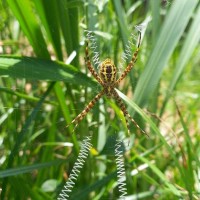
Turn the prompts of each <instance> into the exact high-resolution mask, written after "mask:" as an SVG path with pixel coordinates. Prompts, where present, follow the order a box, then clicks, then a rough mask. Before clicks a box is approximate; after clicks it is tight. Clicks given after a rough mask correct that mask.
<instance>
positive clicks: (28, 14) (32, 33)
mask: <svg viewBox="0 0 200 200" xmlns="http://www.w3.org/2000/svg"><path fill="white" fill-rule="evenodd" d="M7 3H8V4H9V7H10V8H11V10H12V12H13V13H14V15H15V17H16V18H17V20H18V22H19V24H20V26H21V28H22V30H23V32H24V34H25V35H26V36H27V38H28V40H29V42H30V44H31V45H32V47H33V49H34V51H35V53H36V55H37V56H38V57H40V58H47V59H48V58H50V56H49V53H48V51H47V45H46V43H45V40H44V37H43V34H42V31H41V29H40V26H39V24H38V22H37V21H36V16H35V15H34V14H33V13H34V12H33V10H32V5H31V1H20V0H16V1H12V0H7Z"/></svg>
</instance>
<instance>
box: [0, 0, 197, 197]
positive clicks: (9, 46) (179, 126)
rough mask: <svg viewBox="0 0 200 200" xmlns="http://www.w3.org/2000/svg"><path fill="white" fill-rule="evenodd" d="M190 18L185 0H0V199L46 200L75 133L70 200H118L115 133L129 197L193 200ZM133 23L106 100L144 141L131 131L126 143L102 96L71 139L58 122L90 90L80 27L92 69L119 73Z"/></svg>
mask: <svg viewBox="0 0 200 200" xmlns="http://www.w3.org/2000/svg"><path fill="white" fill-rule="evenodd" d="M199 21H200V4H199V2H198V1H197V0H190V1H188V0H174V1H172V2H170V1H169V2H168V1H164V0H163V1H159V0H149V1H144V0H137V1H136V0H130V1H118V0H111V1H109V0H107V1H106V0H103V1H92V0H88V1H86V0H59V1H56V0H49V1H48V2H47V1H44V0H41V1H38V0H28V1H27V0H2V1H1V2H0V53H1V55H0V75H1V78H0V166H1V168H0V188H1V189H0V195H1V198H0V199H2V200H7V199H9V200H14V199H37V200H40V199H56V197H57V196H58V194H59V192H60V191H61V189H62V187H63V185H64V183H65V181H66V180H67V178H68V177H69V174H70V171H71V169H72V167H73V164H74V162H75V161H76V159H77V156H78V153H79V150H80V143H81V141H82V140H83V138H84V137H85V136H87V135H92V144H93V148H92V149H91V151H90V155H89V157H88V159H87V161H86V163H85V165H84V168H83V169H82V170H81V173H80V176H79V177H78V180H77V182H76V185H75V186H74V188H73V191H72V196H71V199H93V200H97V199H113V200H114V199H117V198H118V197H119V190H118V187H117V176H116V163H115V156H114V150H115V149H114V147H115V140H116V138H121V137H123V138H125V137H126V138H125V144H126V145H127V144H128V141H130V144H129V145H127V146H126V152H125V155H124V160H125V168H126V176H127V192H128V195H129V196H130V199H163V200H165V199H190V200H191V199H199V198H200V183H199V182H200V174H199V171H200V159H199V158H200V145H199V141H200V135H199V130H200V127H199V120H200V118H199V109H200V87H199V85H200V79H199V77H200V71H199V65H200V56H199V55H200V45H199V40H200V26H199ZM139 24H143V26H142V27H143V37H142V44H141V49H140V52H139V57H138V60H137V63H136V65H135V67H134V69H133V70H132V71H131V73H130V74H129V75H128V76H127V77H126V79H125V80H124V81H123V83H122V84H120V86H119V88H118V90H119V91H118V93H119V95H120V97H121V98H122V99H123V100H124V102H125V104H126V105H127V107H128V110H129V112H130V113H131V115H132V116H133V117H134V119H135V120H136V121H137V123H138V124H139V125H140V127H142V128H143V129H144V130H145V131H146V133H147V134H148V135H149V137H147V136H146V135H143V134H141V133H140V132H139V130H138V129H137V128H136V127H135V126H134V125H132V124H131V133H132V135H131V138H128V135H127V128H126V124H125V121H124V119H123V115H122V113H121V112H120V109H119V108H118V107H117V105H116V104H115V101H114V100H111V99H107V98H102V99H101V100H100V101H99V103H98V104H97V105H95V107H94V109H93V110H92V111H91V112H90V113H89V114H88V115H87V117H86V119H84V120H83V121H82V122H81V123H80V124H79V126H78V127H77V128H76V130H75V133H74V134H72V131H73V126H70V127H69V128H66V125H67V124H69V123H70V122H71V121H72V120H73V119H74V118H75V117H76V116H77V115H78V114H79V113H80V112H81V111H82V110H83V109H84V108H85V106H86V105H87V104H88V102H89V101H90V100H92V99H93V98H94V96H95V95H96V94H97V93H98V92H99V91H100V90H101V86H100V85H99V84H97V82H96V81H95V80H94V79H93V77H90V76H88V74H89V70H88V69H87V68H86V66H85V64H84V51H85V49H84V45H83V42H84V40H85V34H84V30H85V29H87V30H91V31H94V35H95V38H96V45H97V49H98V51H99V53H100V59H101V61H103V60H104V59H105V58H107V57H110V58H111V59H112V60H114V62H115V64H116V66H117V67H118V68H119V69H120V71H122V68H121V67H119V66H121V65H120V62H121V59H122V57H121V56H122V53H123V52H124V51H125V49H126V45H127V44H128V41H129V40H130V38H131V37H133V36H131V34H132V33H133V35H134V36H135V37H136V38H137V36H138V34H137V29H135V26H136V25H139ZM136 42H137V40H135V44H136ZM135 47H136V45H135ZM134 50H135V48H133V52H134ZM74 53H76V56H75V57H73V55H74ZM90 53H92V50H90ZM69 57H73V60H72V62H70V64H69V59H68V58H69ZM91 57H92V54H91ZM67 59H68V60H67ZM66 60H67V62H66ZM65 63H67V64H65ZM126 64H127V63H124V66H123V67H124V68H125V67H126ZM145 109H147V110H148V111H150V112H152V113H155V114H156V115H157V116H158V117H159V118H160V119H161V120H158V119H157V118H155V117H153V116H152V115H148V114H147V112H144V110H145ZM121 119H122V120H121Z"/></svg>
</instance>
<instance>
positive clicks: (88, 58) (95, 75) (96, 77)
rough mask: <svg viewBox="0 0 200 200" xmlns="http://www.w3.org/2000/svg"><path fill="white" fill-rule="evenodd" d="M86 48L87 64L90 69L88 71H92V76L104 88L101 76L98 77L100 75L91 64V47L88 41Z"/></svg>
mask: <svg viewBox="0 0 200 200" xmlns="http://www.w3.org/2000/svg"><path fill="white" fill-rule="evenodd" d="M85 42H86V47H85V63H86V65H87V67H88V69H89V70H90V72H91V74H92V75H93V76H94V78H95V79H96V80H97V81H98V82H99V83H100V84H101V85H102V86H103V85H104V84H103V81H102V80H101V78H100V76H99V75H98V73H97V72H96V71H95V69H94V67H93V66H92V64H91V61H90V56H89V52H88V49H89V46H88V41H87V40H86V41H85Z"/></svg>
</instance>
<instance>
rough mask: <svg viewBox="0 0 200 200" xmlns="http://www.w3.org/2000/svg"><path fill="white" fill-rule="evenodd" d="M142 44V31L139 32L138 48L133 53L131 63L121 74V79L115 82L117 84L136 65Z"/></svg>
mask: <svg viewBox="0 0 200 200" xmlns="http://www.w3.org/2000/svg"><path fill="white" fill-rule="evenodd" d="M140 45H141V32H139V39H138V45H137V49H136V51H135V53H134V54H133V57H132V59H131V61H130V63H129V64H128V66H127V67H126V69H125V70H124V72H123V73H122V74H121V76H120V77H119V79H118V80H117V81H116V82H115V85H117V84H119V83H120V82H121V81H122V80H123V79H124V78H125V77H126V76H127V74H128V73H129V72H130V71H131V69H132V68H133V67H134V65H135V63H136V61H137V55H138V52H139V50H140Z"/></svg>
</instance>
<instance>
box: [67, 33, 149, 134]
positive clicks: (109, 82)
mask: <svg viewBox="0 0 200 200" xmlns="http://www.w3.org/2000/svg"><path fill="white" fill-rule="evenodd" d="M140 44H141V32H139V39H138V45H137V49H136V51H135V53H134V54H133V57H132V59H131V61H130V63H129V64H128V66H127V67H126V69H125V70H124V72H123V73H122V74H121V76H120V77H119V78H118V79H117V77H116V72H117V69H116V67H115V65H114V64H113V62H112V61H111V59H109V58H107V59H106V60H104V61H103V62H102V63H101V64H100V69H99V73H97V72H96V71H95V69H94V68H93V66H92V64H91V61H90V57H89V53H88V41H86V48H85V55H86V57H85V62H86V65H87V67H88V69H89V70H90V72H91V74H92V75H93V77H94V78H95V79H96V80H97V81H98V82H99V83H100V84H101V86H102V87H103V89H102V91H101V92H99V93H98V94H97V95H96V96H95V97H94V99H93V100H92V101H90V102H89V104H88V105H87V106H86V107H85V109H84V110H83V111H82V112H81V113H80V114H79V115H78V116H77V117H76V118H75V119H74V120H73V121H72V122H71V123H70V124H75V127H74V130H75V128H76V127H77V126H78V124H79V122H80V121H82V119H83V118H84V117H85V116H86V115H87V113H88V112H89V111H90V110H91V109H92V108H93V106H94V105H95V104H96V102H97V101H98V100H99V99H100V98H101V97H102V96H103V95H106V96H107V97H108V98H114V99H115V100H116V102H117V104H118V106H119V107H120V109H121V111H122V112H123V115H124V118H125V120H126V126H127V129H128V134H129V135H130V129H129V122H128V119H129V120H131V122H132V123H133V124H134V125H135V126H136V127H137V128H138V129H140V130H141V132H143V133H145V132H144V130H142V129H141V128H140V127H139V125H138V124H137V123H136V122H135V120H134V119H133V118H132V117H131V116H130V114H129V113H128V111H127V109H126V107H125V105H124V103H123V102H122V100H121V98H120V97H119V95H118V94H117V92H116V91H115V87H116V86H117V85H118V84H119V83H120V82H121V81H122V80H123V79H124V78H125V77H126V76H127V74H128V73H129V72H130V71H131V69H132V68H133V66H134V64H135V63H136V61H137V55H138V52H139V48H140ZM70 124H69V125H70ZM69 125H67V127H68V126H69Z"/></svg>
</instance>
